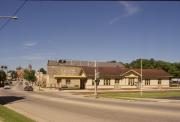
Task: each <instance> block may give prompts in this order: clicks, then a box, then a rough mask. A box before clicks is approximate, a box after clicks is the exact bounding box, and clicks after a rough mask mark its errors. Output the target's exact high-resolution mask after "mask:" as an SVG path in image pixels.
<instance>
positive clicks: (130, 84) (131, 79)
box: [128, 78, 135, 86]
mask: <svg viewBox="0 0 180 122" xmlns="http://www.w3.org/2000/svg"><path fill="white" fill-rule="evenodd" d="M128 85H129V86H134V85H135V81H134V78H129V81H128Z"/></svg>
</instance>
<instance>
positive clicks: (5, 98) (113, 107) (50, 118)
mask: <svg viewBox="0 0 180 122" xmlns="http://www.w3.org/2000/svg"><path fill="white" fill-rule="evenodd" d="M0 100H1V104H4V105H5V106H8V107H10V108H12V109H14V110H16V111H17V112H20V113H23V114H24V115H26V116H29V117H31V118H32V119H35V120H36V121H38V122H179V121H180V103H168V102H142V101H141V102H140V101H128V100H107V99H93V98H81V97H76V96H71V95H68V96H66V95H63V94H61V92H60V93H58V94H57V93H56V94H55V93H38V92H26V91H22V90H17V89H9V90H5V89H3V88H0Z"/></svg>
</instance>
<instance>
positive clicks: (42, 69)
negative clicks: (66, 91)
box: [39, 68, 47, 74]
mask: <svg viewBox="0 0 180 122" xmlns="http://www.w3.org/2000/svg"><path fill="white" fill-rule="evenodd" d="M39 71H40V72H42V73H43V74H46V73H47V72H46V70H45V69H44V68H40V69H39Z"/></svg>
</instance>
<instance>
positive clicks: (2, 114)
mask: <svg viewBox="0 0 180 122" xmlns="http://www.w3.org/2000/svg"><path fill="white" fill-rule="evenodd" d="M0 121H2V122H35V121H33V120H32V119H30V118H27V117H25V116H23V115H21V114H19V113H17V112H15V111H13V110H10V109H8V108H7V107H4V106H2V105H0Z"/></svg>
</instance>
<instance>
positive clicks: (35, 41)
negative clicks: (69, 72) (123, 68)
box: [0, 0, 180, 69]
mask: <svg viewBox="0 0 180 122" xmlns="http://www.w3.org/2000/svg"><path fill="white" fill-rule="evenodd" d="M22 3H23V0H13V1H12V0H0V16H11V15H12V14H13V13H14V12H15V11H16V9H17V8H18V7H19V6H20V5H21V4H22ZM16 16H17V17H18V20H11V21H10V22H9V23H8V24H7V26H5V28H3V29H2V30H0V64H1V65H8V67H9V69H15V68H16V67H17V66H22V67H27V66H28V64H32V67H33V68H35V69H38V68H40V67H44V68H46V67H47V61H48V60H59V59H72V60H97V61H110V60H117V61H121V62H124V63H129V62H131V61H133V60H135V59H138V58H146V59H150V58H154V59H156V60H165V61H170V62H180V54H179V52H180V2H177V1H174V2H170V1H164V2H156V1H154V2H152V1H31V0H29V1H28V2H27V3H26V4H25V6H24V7H23V8H22V9H21V10H20V11H19V13H18V14H17V15H16ZM5 21H7V19H2V18H1V19H0V26H2V25H3V24H4V23H5Z"/></svg>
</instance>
